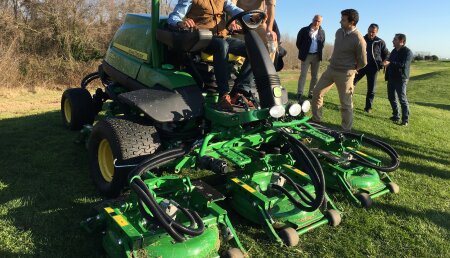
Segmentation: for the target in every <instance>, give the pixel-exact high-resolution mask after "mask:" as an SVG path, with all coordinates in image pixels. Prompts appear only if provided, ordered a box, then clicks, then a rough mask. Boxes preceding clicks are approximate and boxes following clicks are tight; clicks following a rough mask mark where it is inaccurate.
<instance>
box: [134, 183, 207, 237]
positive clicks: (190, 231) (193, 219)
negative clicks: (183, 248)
mask: <svg viewBox="0 0 450 258" xmlns="http://www.w3.org/2000/svg"><path fill="white" fill-rule="evenodd" d="M134 181H135V182H136V183H137V184H138V186H139V187H140V188H141V189H142V190H143V191H144V192H145V194H146V195H148V196H149V197H150V200H151V201H152V202H154V203H156V200H155V199H154V198H153V195H152V194H151V193H150V191H149V190H148V188H147V186H146V185H145V183H144V182H143V181H142V180H141V179H135V180H134ZM177 207H178V208H179V209H180V210H181V211H182V212H183V213H184V215H186V217H187V218H188V219H189V220H190V224H191V226H190V227H185V226H184V225H182V224H180V223H178V222H176V221H175V220H173V219H172V218H171V217H169V216H168V215H167V214H166V213H165V212H164V211H163V210H162V208H161V207H160V206H159V205H156V208H157V209H158V211H159V213H161V214H163V216H164V218H165V219H166V221H167V222H168V223H170V224H171V225H172V226H173V227H174V228H175V229H176V230H179V231H181V233H184V234H187V235H191V236H198V235H201V234H202V233H203V231H204V224H203V221H202V219H201V218H200V216H199V215H198V214H197V212H195V211H193V214H191V213H190V212H189V211H188V210H187V209H185V208H183V207H181V206H180V205H177ZM195 224H197V228H196V229H195V228H192V226H194V225H195Z"/></svg>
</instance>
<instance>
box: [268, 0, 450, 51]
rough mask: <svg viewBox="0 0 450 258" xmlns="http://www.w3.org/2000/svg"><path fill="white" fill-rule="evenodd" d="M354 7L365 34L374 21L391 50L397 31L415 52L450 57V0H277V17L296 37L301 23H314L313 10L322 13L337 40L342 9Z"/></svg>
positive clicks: (329, 39) (328, 31)
mask: <svg viewBox="0 0 450 258" xmlns="http://www.w3.org/2000/svg"><path fill="white" fill-rule="evenodd" d="M347 8H353V9H356V10H358V12H359V17H360V19H359V23H358V25H357V27H358V29H359V30H360V31H361V33H362V34H363V35H365V34H366V32H367V27H368V26H369V24H371V23H377V24H378V25H379V26H380V31H379V33H378V36H379V37H381V38H382V39H384V40H385V41H386V44H387V46H388V48H389V50H391V49H392V48H393V47H392V38H393V37H394V35H395V33H399V32H400V33H404V34H406V37H407V42H406V45H407V46H408V47H409V48H411V50H413V52H428V53H430V54H432V55H437V56H439V57H440V58H450V33H449V32H450V1H448V0H427V1H423V0H421V1H420V0H409V1H408V0H400V1H392V0H391V1H387V0H372V1H367V0H355V1H348V0H347V1H344V0H317V1H306V0H278V1H277V6H276V20H277V23H278V25H279V27H280V30H281V33H282V34H285V33H288V34H289V36H290V37H294V38H295V37H296V36H297V33H298V31H299V29H300V28H301V27H304V26H307V25H309V24H310V23H311V20H312V18H313V16H314V14H321V15H322V16H323V18H324V19H323V23H322V27H323V28H324V29H325V32H326V38H327V39H326V41H327V42H329V43H333V42H334V34H335V32H336V30H337V29H338V28H339V27H340V25H339V21H340V18H341V14H340V12H341V11H342V10H344V9H347Z"/></svg>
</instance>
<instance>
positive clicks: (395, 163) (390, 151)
mask: <svg viewBox="0 0 450 258" xmlns="http://www.w3.org/2000/svg"><path fill="white" fill-rule="evenodd" d="M310 124H311V125H313V126H314V127H316V128H317V129H318V130H319V131H321V132H324V133H327V134H330V133H336V132H337V131H334V130H332V129H329V128H325V127H323V126H322V125H318V124H313V123H310ZM340 133H341V134H342V135H344V137H346V138H352V139H361V144H362V141H363V140H365V141H366V142H368V143H369V144H371V145H372V146H375V147H378V148H379V149H381V150H382V151H384V152H385V153H386V154H387V155H388V156H389V158H390V159H391V162H390V164H389V165H387V166H378V165H375V164H374V163H373V162H371V161H369V160H367V159H366V158H364V157H363V156H362V155H359V154H358V153H352V155H353V156H355V157H356V159H351V160H350V162H351V163H355V164H359V165H363V166H366V167H370V168H373V169H376V170H380V171H383V172H392V171H394V170H396V169H397V168H398V167H399V166H400V159H399V155H398V153H397V151H395V149H394V148H392V146H390V145H389V144H387V143H385V142H383V141H380V140H377V139H372V138H370V137H367V136H365V135H364V134H357V133H352V132H340Z"/></svg>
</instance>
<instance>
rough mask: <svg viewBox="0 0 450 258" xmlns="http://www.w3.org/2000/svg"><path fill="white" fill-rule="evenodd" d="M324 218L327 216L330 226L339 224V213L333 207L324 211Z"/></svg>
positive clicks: (340, 218)
mask: <svg viewBox="0 0 450 258" xmlns="http://www.w3.org/2000/svg"><path fill="white" fill-rule="evenodd" d="M325 218H327V220H328V224H329V225H330V226H332V227H337V226H338V225H339V224H341V220H342V217H341V214H340V213H339V212H338V211H337V210H334V209H330V210H327V211H326V212H325Z"/></svg>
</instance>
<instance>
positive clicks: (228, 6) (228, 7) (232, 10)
mask: <svg viewBox="0 0 450 258" xmlns="http://www.w3.org/2000/svg"><path fill="white" fill-rule="evenodd" d="M223 10H225V12H226V13H227V14H228V15H230V16H231V17H233V16H235V15H236V14H239V13H242V12H243V11H244V10H242V9H241V8H239V7H237V6H236V5H235V4H233V2H231V0H225V2H224V3H223Z"/></svg>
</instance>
